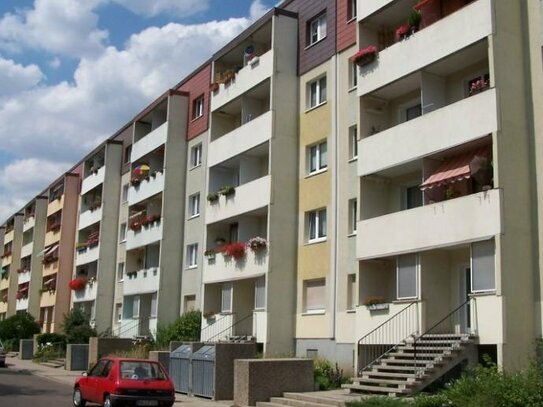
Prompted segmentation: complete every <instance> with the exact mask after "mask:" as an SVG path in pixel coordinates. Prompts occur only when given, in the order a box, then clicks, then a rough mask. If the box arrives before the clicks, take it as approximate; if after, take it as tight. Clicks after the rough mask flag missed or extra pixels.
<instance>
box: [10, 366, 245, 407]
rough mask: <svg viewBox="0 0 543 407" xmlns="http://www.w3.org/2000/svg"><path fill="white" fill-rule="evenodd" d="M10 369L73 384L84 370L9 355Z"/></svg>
mask: <svg viewBox="0 0 543 407" xmlns="http://www.w3.org/2000/svg"><path fill="white" fill-rule="evenodd" d="M6 363H7V365H8V369H14V370H20V371H23V372H25V373H30V374H33V375H36V376H40V377H44V378H46V379H50V380H54V381H56V382H59V383H63V384H66V385H68V386H73V384H74V381H75V378H76V377H78V376H80V375H81V373H82V372H79V371H75V372H71V371H69V370H64V369H63V368H53V367H48V366H43V365H40V364H38V363H34V362H32V361H31V360H21V359H19V358H17V357H8V358H7V359H6ZM175 400H176V403H175V404H180V403H183V406H185V407H224V406H231V405H232V404H234V403H233V402H232V401H231V400H230V401H211V400H208V399H204V398H199V397H188V396H185V395H184V394H179V393H176V396H175Z"/></svg>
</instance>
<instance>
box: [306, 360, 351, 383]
mask: <svg viewBox="0 0 543 407" xmlns="http://www.w3.org/2000/svg"><path fill="white" fill-rule="evenodd" d="M313 378H314V379H315V383H316V384H317V385H318V386H319V390H329V389H337V388H340V387H341V385H342V384H343V383H346V381H347V380H346V378H344V377H343V370H340V369H339V367H338V364H337V363H336V366H335V367H333V366H332V363H331V362H330V361H329V360H328V359H325V358H316V359H314V360H313Z"/></svg>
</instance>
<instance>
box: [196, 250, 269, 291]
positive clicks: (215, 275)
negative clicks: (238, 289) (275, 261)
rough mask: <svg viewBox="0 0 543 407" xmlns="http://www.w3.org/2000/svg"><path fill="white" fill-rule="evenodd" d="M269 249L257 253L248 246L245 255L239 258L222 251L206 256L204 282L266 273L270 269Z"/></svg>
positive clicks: (250, 276) (236, 278)
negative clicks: (224, 253) (225, 254)
mask: <svg viewBox="0 0 543 407" xmlns="http://www.w3.org/2000/svg"><path fill="white" fill-rule="evenodd" d="M268 258H269V255H268V250H267V249H262V250H260V251H257V252H256V253H255V252H254V251H252V250H251V249H249V248H247V250H246V252H245V256H244V257H243V258H241V259H239V260H236V259H234V258H233V257H230V256H224V255H223V254H222V253H216V254H215V256H214V257H213V256H212V257H206V258H204V272H203V281H204V283H214V282H220V281H229V280H238V279H241V278H244V279H245V278H252V277H258V276H261V275H263V274H266V273H267V272H268V270H269V259H268Z"/></svg>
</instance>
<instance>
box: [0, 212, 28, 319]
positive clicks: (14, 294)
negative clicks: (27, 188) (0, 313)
mask: <svg viewBox="0 0 543 407" xmlns="http://www.w3.org/2000/svg"><path fill="white" fill-rule="evenodd" d="M22 241H23V214H22V213H21V212H18V213H16V214H15V215H13V216H12V217H11V218H10V219H9V220H8V221H7V222H6V228H5V233H4V250H3V253H2V255H1V258H2V277H1V278H2V280H4V281H5V283H4V284H3V286H1V288H0V291H2V290H4V291H5V292H4V294H7V306H6V316H8V317H10V316H12V315H14V314H15V312H16V310H17V307H21V308H22V306H23V305H26V306H28V282H27V283H22V284H19V278H18V277H19V273H18V272H17V270H18V269H19V267H20V263H21V246H22Z"/></svg>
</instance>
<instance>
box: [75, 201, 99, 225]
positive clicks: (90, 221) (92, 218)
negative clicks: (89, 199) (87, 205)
mask: <svg viewBox="0 0 543 407" xmlns="http://www.w3.org/2000/svg"><path fill="white" fill-rule="evenodd" d="M101 220H102V207H101V206H100V207H99V208H97V209H94V210H92V211H91V210H90V209H87V210H86V211H85V212H81V213H80V214H79V225H78V230H82V229H85V228H87V227H89V226H90V225H94V224H95V223H98V222H100V221H101Z"/></svg>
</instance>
